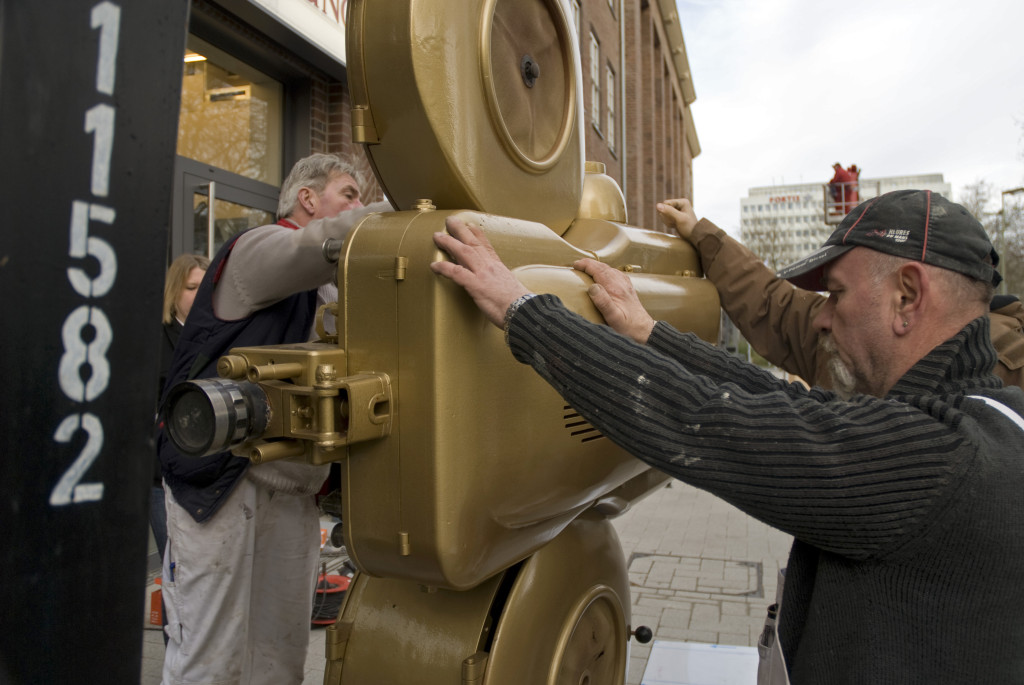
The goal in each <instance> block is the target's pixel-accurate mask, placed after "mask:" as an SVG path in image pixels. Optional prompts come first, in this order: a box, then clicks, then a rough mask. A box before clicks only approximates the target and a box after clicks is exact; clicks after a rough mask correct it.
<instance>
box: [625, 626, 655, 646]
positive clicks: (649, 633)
mask: <svg viewBox="0 0 1024 685" xmlns="http://www.w3.org/2000/svg"><path fill="white" fill-rule="evenodd" d="M629 634H630V635H632V636H633V637H634V638H635V639H636V641H637V642H639V643H640V644H642V645H646V644H647V643H648V642H650V641H651V638H652V637H654V631H653V630H651V629H650V628H648V627H647V626H637V627H636V630H634V631H631V632H630V633H629Z"/></svg>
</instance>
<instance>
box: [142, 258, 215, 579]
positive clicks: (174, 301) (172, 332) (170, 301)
mask: <svg viewBox="0 0 1024 685" xmlns="http://www.w3.org/2000/svg"><path fill="white" fill-rule="evenodd" d="M209 266H210V260H209V259H207V258H206V257H204V256H203V255H197V254H183V255H180V256H178V257H177V258H175V260H174V261H173V262H171V266H170V267H169V268H168V269H167V275H166V276H165V277H164V308H163V319H162V322H163V335H162V336H161V343H162V344H161V345H160V385H159V390H158V392H157V397H160V396H161V395H162V394H163V392H164V383H165V382H166V380H167V371H168V369H170V366H171V357H172V356H173V355H174V347H175V345H177V343H178V336H179V335H180V334H181V329H182V327H183V326H184V325H185V318H186V317H187V316H188V313H189V310H191V309H192V301H193V300H194V299H195V297H196V289H197V288H198V287H199V283H200V282H201V281H202V280H203V274H205V273H206V269H207V268H209ZM154 464H155V465H154V470H153V490H152V493H151V494H150V499H149V525H150V527H151V528H152V529H153V540H155V541H156V547H157V549H158V550H160V558H161V559H163V557H164V546H165V545H166V544H167V510H166V508H165V505H164V486H163V477H162V476H161V473H160V460H159V459H158V458H156V455H154Z"/></svg>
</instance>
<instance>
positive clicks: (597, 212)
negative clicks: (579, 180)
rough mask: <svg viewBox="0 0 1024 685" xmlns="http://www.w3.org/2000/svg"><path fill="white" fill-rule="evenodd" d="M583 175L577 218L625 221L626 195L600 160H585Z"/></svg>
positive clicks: (621, 222)
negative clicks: (606, 171)
mask: <svg viewBox="0 0 1024 685" xmlns="http://www.w3.org/2000/svg"><path fill="white" fill-rule="evenodd" d="M585 169H586V175H585V176H584V177H583V197H582V199H581V200H580V210H579V213H578V214H577V218H579V219H605V220H606V221H614V222H616V223H620V224H624V223H626V197H625V196H624V195H623V194H622V189H621V188H619V184H618V183H616V182H615V179H613V178H612V177H611V176H609V175H608V174H606V173H605V172H604V171H605V167H604V164H602V163H601V162H587V163H586V165H585Z"/></svg>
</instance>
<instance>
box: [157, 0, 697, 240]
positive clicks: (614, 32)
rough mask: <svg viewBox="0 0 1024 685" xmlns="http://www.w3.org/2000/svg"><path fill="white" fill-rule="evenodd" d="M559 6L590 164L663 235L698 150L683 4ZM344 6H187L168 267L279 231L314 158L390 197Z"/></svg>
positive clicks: (239, 0) (253, 2)
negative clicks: (260, 231) (361, 136)
mask: <svg viewBox="0 0 1024 685" xmlns="http://www.w3.org/2000/svg"><path fill="white" fill-rule="evenodd" d="M559 1H560V2H563V3H565V4H564V7H566V8H567V9H568V10H569V11H570V12H571V13H572V19H573V21H574V23H575V28H576V32H577V35H578V36H579V40H580V56H581V67H582V69H581V71H582V77H583V79H582V90H583V110H584V129H585V131H584V134H585V135H584V137H585V145H586V159H588V160H592V161H596V162H602V163H603V164H604V165H605V169H606V172H607V173H608V175H610V176H611V177H612V178H614V179H616V181H618V183H619V185H620V187H621V188H622V189H623V193H624V195H625V197H626V207H627V213H628V221H629V223H631V224H634V225H637V226H643V227H646V228H658V223H659V222H658V221H657V216H656V213H655V211H654V204H655V202H657V201H659V200H662V199H665V198H668V197H679V196H683V197H689V198H691V199H692V197H693V158H694V157H696V156H697V155H698V154H699V153H700V146H699V143H698V141H697V135H696V129H695V128H694V124H693V120H692V118H691V117H690V110H689V105H690V103H692V102H693V101H694V99H695V95H694V91H693V86H692V83H691V80H690V75H689V66H688V64H687V58H686V49H685V45H684V43H683V35H682V31H681V29H680V26H679V19H678V16H677V14H676V8H675V0H559ZM345 5H346V2H344V1H341V0H190V17H189V32H188V38H187V44H186V51H185V52H186V54H185V72H184V77H183V79H184V80H183V93H185V92H188V93H189V94H190V95H189V97H190V99H189V100H188V101H187V102H186V100H185V99H184V98H183V101H182V116H181V119H180V123H179V149H178V155H179V156H178V161H177V164H176V171H175V182H174V183H175V186H174V200H173V207H174V211H173V216H172V218H171V244H170V249H169V254H168V258H169V259H170V258H173V257H175V256H177V255H178V254H180V253H182V252H210V253H212V252H213V251H215V249H216V247H217V246H218V245H219V244H220V243H222V242H223V241H224V240H225V239H227V237H228V236H230V235H232V234H234V233H237V232H238V231H239V230H244V229H245V228H247V227H250V226H254V225H260V224H261V223H266V222H268V221H272V220H273V217H274V212H275V209H276V197H277V189H278V188H279V187H280V184H281V182H282V180H283V176H284V174H285V173H287V171H288V169H290V168H291V165H292V164H293V163H294V162H295V161H296V160H298V159H299V158H301V157H303V156H305V155H308V154H310V153H313V152H333V153H338V154H341V155H343V156H345V157H347V158H349V159H351V160H353V161H354V162H355V163H356V165H357V167H358V168H359V169H360V171H361V172H362V175H363V177H364V181H365V184H364V188H363V194H364V197H365V198H366V199H367V200H376V199H380V198H382V197H383V195H382V193H381V190H380V187H379V186H378V184H377V183H376V181H375V179H374V176H373V173H372V171H371V168H370V164H369V162H368V160H367V159H366V156H365V154H364V152H363V149H362V147H361V146H360V145H358V144H356V143H354V142H353V138H352V127H351V102H350V94H349V90H348V83H347V72H346V69H347V68H346V66H345V62H346V54H345V25H344V22H345V15H344V13H345ZM311 10H312V11H311ZM324 32H326V34H327V37H326V39H324V38H323V37H322V35H323V34H324ZM190 60H195V61H194V62H191V63H190ZM214 189H215V190H214Z"/></svg>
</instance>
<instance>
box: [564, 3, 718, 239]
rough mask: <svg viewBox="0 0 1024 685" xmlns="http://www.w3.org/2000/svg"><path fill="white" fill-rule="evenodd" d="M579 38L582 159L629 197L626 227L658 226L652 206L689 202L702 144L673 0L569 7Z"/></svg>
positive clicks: (586, 4)
mask: <svg viewBox="0 0 1024 685" xmlns="http://www.w3.org/2000/svg"><path fill="white" fill-rule="evenodd" d="M570 2H571V3H572V5H573V11H574V14H575V18H576V29H577V33H578V34H579V37H580V57H581V62H582V72H583V101H584V112H585V114H584V122H585V123H584V126H585V128H586V149H587V159H588V160H592V161H596V162H602V163H603V164H604V165H605V170H606V173H608V175H610V176H611V177H612V178H614V179H615V180H616V181H618V182H619V185H620V186H621V187H622V189H623V193H624V194H625V196H626V209H627V213H628V217H629V223H631V224H634V225H636V226H643V227H645V228H657V227H658V225H659V222H658V219H657V213H656V212H655V210H654V204H655V203H656V202H658V201H660V200H663V199H666V198H671V197H687V198H690V199H691V200H692V199H693V158H694V157H696V156H697V155H699V154H700V143H699V141H698V139H697V132H696V128H695V126H694V123H693V119H692V117H691V114H690V104H691V103H693V101H694V100H695V99H696V95H695V93H694V90H693V83H692V79H691V77H690V70H689V64H688V61H687V57H686V46H685V43H684V42H683V34H682V29H681V27H680V22H679V16H678V14H677V12H676V5H675V0H570Z"/></svg>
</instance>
